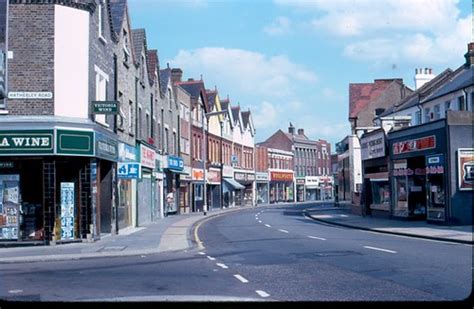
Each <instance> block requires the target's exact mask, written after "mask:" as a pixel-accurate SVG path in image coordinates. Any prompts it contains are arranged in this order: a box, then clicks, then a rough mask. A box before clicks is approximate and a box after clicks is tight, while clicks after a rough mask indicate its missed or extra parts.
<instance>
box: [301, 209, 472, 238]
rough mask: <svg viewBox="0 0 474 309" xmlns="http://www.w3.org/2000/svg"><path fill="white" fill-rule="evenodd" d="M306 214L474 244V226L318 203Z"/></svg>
mask: <svg viewBox="0 0 474 309" xmlns="http://www.w3.org/2000/svg"><path fill="white" fill-rule="evenodd" d="M306 215H307V216H308V217H311V218H312V219H314V220H317V221H320V222H324V223H328V224H334V225H338V226H344V227H350V228H356V229H363V230H370V231H374V232H380V233H388V234H395V235H402V236H409V237H418V238H425V239H433V240H442V241H448V242H454V243H464V244H471V245H472V244H474V242H473V237H472V234H473V226H472V225H464V226H446V225H436V224H431V223H427V222H426V221H408V220H397V219H383V218H375V217H371V216H359V215H353V214H351V211H350V209H349V208H348V207H347V205H341V206H340V207H334V206H317V207H313V208H311V209H307V211H306Z"/></svg>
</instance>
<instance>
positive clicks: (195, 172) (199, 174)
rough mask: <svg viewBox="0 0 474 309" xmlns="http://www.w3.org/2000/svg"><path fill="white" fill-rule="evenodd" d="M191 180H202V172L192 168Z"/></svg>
mask: <svg viewBox="0 0 474 309" xmlns="http://www.w3.org/2000/svg"><path fill="white" fill-rule="evenodd" d="M192 171H193V173H192V175H193V180H201V181H202V180H204V170H203V169H200V168H193V170H192Z"/></svg>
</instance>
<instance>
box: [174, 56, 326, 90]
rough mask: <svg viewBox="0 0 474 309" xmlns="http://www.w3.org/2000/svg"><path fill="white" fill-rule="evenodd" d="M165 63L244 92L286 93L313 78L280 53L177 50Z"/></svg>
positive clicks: (222, 85) (306, 70)
mask: <svg viewBox="0 0 474 309" xmlns="http://www.w3.org/2000/svg"><path fill="white" fill-rule="evenodd" d="M169 62H170V64H172V66H175V67H181V68H183V69H184V70H185V72H184V73H185V74H186V75H189V74H195V75H194V76H199V75H198V74H201V73H202V74H203V77H204V81H206V80H209V81H213V82H214V83H218V84H219V87H222V88H223V89H232V91H233V92H243V93H245V94H247V95H264V96H268V97H280V96H289V95H291V94H293V93H294V92H295V87H296V86H297V85H299V84H302V83H314V82H316V81H317V76H316V74H314V73H313V72H311V71H310V70H308V69H306V68H304V67H302V66H301V65H298V64H296V63H293V62H292V61H290V60H289V59H288V58H287V57H286V56H284V55H279V56H274V57H268V56H266V55H264V54H260V53H257V52H252V51H248V50H242V49H229V48H221V47H206V48H200V49H195V50H180V51H179V52H178V55H176V57H175V58H174V59H172V60H170V61H169ZM191 76H192V75H191Z"/></svg>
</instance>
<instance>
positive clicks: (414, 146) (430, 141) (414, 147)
mask: <svg viewBox="0 0 474 309" xmlns="http://www.w3.org/2000/svg"><path fill="white" fill-rule="evenodd" d="M433 148H436V137H435V136H434V135H431V136H426V137H422V138H417V139H410V140H406V141H401V142H396V143H393V154H394V155H397V154H402V153H408V152H414V151H420V150H426V149H433Z"/></svg>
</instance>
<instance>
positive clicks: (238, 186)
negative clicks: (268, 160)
mask: <svg viewBox="0 0 474 309" xmlns="http://www.w3.org/2000/svg"><path fill="white" fill-rule="evenodd" d="M224 181H225V182H226V183H227V184H228V185H230V186H231V187H233V188H234V190H241V189H245V187H244V186H242V185H241V184H240V183H238V182H237V181H235V180H234V179H232V178H224Z"/></svg>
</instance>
